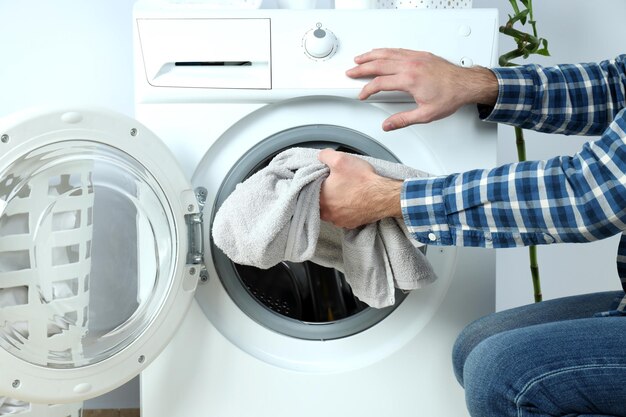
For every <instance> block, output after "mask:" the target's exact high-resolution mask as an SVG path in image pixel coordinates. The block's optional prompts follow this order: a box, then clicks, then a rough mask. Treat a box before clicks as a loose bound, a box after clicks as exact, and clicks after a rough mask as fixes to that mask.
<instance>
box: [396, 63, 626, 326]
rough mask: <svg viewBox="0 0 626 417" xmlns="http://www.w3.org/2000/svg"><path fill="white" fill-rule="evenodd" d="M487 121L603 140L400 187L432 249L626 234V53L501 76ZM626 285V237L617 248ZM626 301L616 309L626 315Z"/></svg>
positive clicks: (416, 231) (412, 222)
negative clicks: (571, 153) (560, 152)
mask: <svg viewBox="0 0 626 417" xmlns="http://www.w3.org/2000/svg"><path fill="white" fill-rule="evenodd" d="M493 72H494V73H495V74H496V77H497V78H498V83H499V94H498V100H497V103H496V105H495V107H494V108H493V109H492V108H488V109H486V108H480V107H479V112H480V113H481V118H483V119H484V120H488V121H493V122H500V123H507V124H511V125H514V126H519V127H522V128H525V129H532V130H537V131H541V132H549V133H563V134H566V135H567V134H578V135H594V136H595V135H600V138H599V139H598V140H596V141H594V142H588V143H587V144H585V145H584V147H583V149H582V150H581V151H580V152H578V153H577V154H576V155H574V156H560V157H556V158H552V159H548V160H543V161H526V162H519V163H512V164H507V165H502V166H500V167H497V168H494V169H478V170H473V171H468V172H463V173H459V174H452V175H447V176H442V177H435V178H427V179H410V180H407V181H405V182H404V186H403V189H402V211H403V215H404V220H405V222H406V224H407V227H408V229H409V231H410V232H411V233H412V234H413V235H414V237H415V238H416V239H417V240H418V241H420V242H422V243H426V244H430V245H457V246H482V247H492V248H507V247H516V246H526V245H543V244H550V243H558V242H590V241H594V240H599V239H604V238H607V237H609V236H613V235H615V234H617V233H620V232H623V231H626V143H625V142H626V113H625V111H626V110H624V108H625V107H626V55H621V56H619V57H617V58H616V59H614V60H611V61H603V62H601V63H599V64H580V65H560V66H556V67H546V68H543V67H540V66H537V65H526V66H520V67H513V68H497V69H493ZM617 262H618V273H619V276H620V279H621V280H622V287H624V288H626V237H625V235H622V238H621V240H620V244H619V248H618V257H617ZM624 310H626V297H624V299H623V300H622V299H620V300H619V302H617V303H616V306H615V310H612V311H610V312H606V313H602V314H603V315H617V314H625V313H624Z"/></svg>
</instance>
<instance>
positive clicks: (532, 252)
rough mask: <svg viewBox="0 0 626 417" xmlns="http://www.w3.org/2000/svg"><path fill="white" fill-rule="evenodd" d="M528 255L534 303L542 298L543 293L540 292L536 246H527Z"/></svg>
mask: <svg viewBox="0 0 626 417" xmlns="http://www.w3.org/2000/svg"><path fill="white" fill-rule="evenodd" d="M528 256H529V258H530V274H531V276H532V279H533V295H534V296H535V303H538V302H540V301H541V300H543V294H542V293H541V277H540V276H539V264H538V263H537V246H534V245H533V246H529V247H528Z"/></svg>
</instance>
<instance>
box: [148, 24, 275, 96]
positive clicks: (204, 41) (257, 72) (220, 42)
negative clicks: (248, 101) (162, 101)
mask: <svg viewBox="0 0 626 417" xmlns="http://www.w3.org/2000/svg"><path fill="white" fill-rule="evenodd" d="M136 23H137V29H138V33H139V44H140V47H141V55H142V57H143V67H144V70H145V76H146V79H147V81H148V83H149V84H150V85H152V86H154V87H199V88H246V89H269V88H271V68H270V66H271V62H270V19H264V18H251V19H220V18H217V19H137V21H136Z"/></svg>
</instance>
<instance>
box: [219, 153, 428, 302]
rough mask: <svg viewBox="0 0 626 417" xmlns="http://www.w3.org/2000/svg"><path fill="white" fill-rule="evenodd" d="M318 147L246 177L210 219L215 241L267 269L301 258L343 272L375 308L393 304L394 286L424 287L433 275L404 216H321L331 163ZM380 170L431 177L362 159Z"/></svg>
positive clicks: (283, 156)
mask: <svg viewBox="0 0 626 417" xmlns="http://www.w3.org/2000/svg"><path fill="white" fill-rule="evenodd" d="M318 153H319V150H318V149H309V148H292V149H289V150H286V151H284V152H282V153H280V154H278V155H277V156H276V157H275V158H274V159H273V160H272V161H271V162H270V164H269V165H268V166H267V167H265V168H263V169H262V170H260V171H258V172H257V173H255V174H254V175H252V176H251V177H250V178H248V179H247V180H246V181H244V182H243V183H241V184H238V185H237V187H236V188H235V191H233V193H232V194H231V195H230V196H229V197H228V198H227V199H226V201H224V204H222V206H221V207H220V209H219V211H218V212H217V214H216V216H215V220H214V223H213V240H214V242H215V244H216V245H217V246H218V247H219V248H220V249H221V250H222V251H224V253H225V254H226V256H228V257H229V258H230V259H231V260H232V261H233V262H235V263H238V264H243V265H251V266H255V267H257V268H262V269H267V268H270V267H272V266H274V265H276V264H278V263H279V262H281V261H291V262H304V261H311V262H314V263H316V264H319V265H322V266H326V267H331V268H335V269H337V270H338V271H340V272H342V273H343V274H344V275H345V277H346V281H347V282H348V284H350V286H351V287H352V291H353V293H354V295H355V296H356V297H358V298H359V299H360V300H361V301H363V302H365V303H367V304H368V305H370V306H371V307H375V308H382V307H386V306H390V305H393V304H394V302H395V296H394V292H395V290H394V287H396V288H399V289H402V290H413V289H417V288H421V287H423V286H425V285H426V284H429V283H431V282H433V281H434V280H435V279H436V276H435V274H434V272H433V270H432V267H431V265H430V263H429V262H428V261H427V260H426V258H425V257H424V255H423V254H422V252H421V251H420V250H418V249H416V247H418V246H421V244H420V243H418V242H417V241H415V240H413V239H412V238H411V236H410V234H409V233H408V232H407V229H406V226H405V225H404V222H403V221H402V220H396V219H383V220H380V221H379V222H376V223H373V224H369V225H365V226H361V227H359V228H356V229H352V230H347V229H342V228H339V227H336V226H334V225H332V224H330V223H327V222H324V221H321V220H320V213H319V196H320V188H321V185H322V182H323V181H324V179H326V177H328V174H329V169H328V167H327V166H326V165H325V164H323V163H321V162H320V161H318V159H317V155H318ZM361 158H363V159H364V160H366V161H367V162H369V163H370V164H372V165H373V166H374V169H375V170H376V172H377V173H378V174H379V175H382V176H384V177H389V178H394V179H406V178H416V177H425V176H427V175H428V174H426V173H424V172H421V171H418V170H415V169H413V168H409V167H407V166H404V165H400V164H395V163H391V162H388V161H382V160H378V159H374V158H369V157H361Z"/></svg>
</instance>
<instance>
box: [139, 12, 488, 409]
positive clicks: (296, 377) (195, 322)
mask: <svg viewBox="0 0 626 417" xmlns="http://www.w3.org/2000/svg"><path fill="white" fill-rule="evenodd" d="M320 31H321V32H320ZM134 32H135V71H136V78H135V81H136V117H137V119H138V120H139V121H140V122H142V123H143V124H145V125H146V126H147V127H148V128H149V129H150V130H152V131H153V132H155V133H156V134H157V135H158V136H159V137H160V138H161V139H162V140H163V141H164V142H165V143H166V144H167V146H168V147H169V148H170V149H171V150H172V151H173V153H174V155H175V156H176V158H177V159H178V161H179V162H180V164H181V166H182V168H183V172H184V174H185V175H186V176H187V178H189V179H191V182H192V185H193V188H194V190H196V193H197V195H198V196H199V197H200V200H201V203H202V205H203V216H204V226H203V227H204V237H205V239H204V249H203V253H204V264H205V266H206V271H203V281H202V282H201V283H200V284H199V285H198V289H197V291H196V301H195V302H194V303H193V304H192V307H191V310H190V312H189V314H188V315H187V316H186V318H185V319H184V321H183V322H182V324H181V326H180V328H179V329H178V331H177V333H176V335H175V337H174V339H173V340H172V342H171V343H170V344H169V345H168V347H167V348H166V349H165V350H164V352H163V353H162V354H161V355H160V356H159V357H158V358H157V359H156V360H155V361H154V362H153V363H152V364H151V365H150V366H149V367H148V368H147V369H146V370H145V371H144V372H143V373H142V382H141V393H142V396H141V399H142V415H144V416H146V417H166V416H168V417H169V416H172V415H180V416H183V415H184V416H186V417H196V416H197V417H200V416H206V415H215V416H270V415H271V416H287V415H293V414H298V415H300V416H314V415H315V416H317V415H320V414H322V413H324V414H330V415H344V414H345V415H347V414H348V413H349V414H357V415H358V414H360V415H376V414H381V413H383V414H384V415H399V416H408V415H416V414H417V415H425V416H438V417H440V416H444V417H448V416H449V417H453V416H454V417H457V416H461V415H466V414H467V412H466V411H465V406H464V399H463V393H462V390H461V388H460V387H459V386H458V384H457V383H456V381H455V379H454V376H453V373H452V366H451V360H450V354H451V349H452V345H453V342H454V339H455V337H456V335H457V334H458V332H459V331H460V330H461V329H462V328H463V326H464V325H466V324H467V323H469V322H470V321H471V320H473V319H475V318H478V317H480V316H482V315H485V314H488V313H489V312H492V311H493V309H494V294H495V289H494V285H495V266H494V257H493V253H492V252H491V251H488V250H478V249H466V248H439V247H429V248H428V249H427V258H428V259H429V260H430V262H431V263H432V264H433V267H434V268H435V271H436V273H437V274H438V277H439V279H438V281H437V282H436V283H435V284H433V285H431V286H429V287H427V288H425V289H423V290H420V291H414V292H411V293H409V294H408V295H406V296H405V295H400V296H399V300H400V301H399V302H398V303H397V305H396V306H394V307H392V308H389V309H386V310H385V311H382V312H380V311H374V310H373V309H367V308H366V309H364V310H362V311H359V312H357V313H354V314H353V315H349V316H348V317H346V318H343V319H341V320H333V319H328V320H325V321H320V322H311V321H310V320H304V319H298V318H295V319H294V317H291V316H288V315H285V314H282V313H281V312H280V311H278V310H276V309H274V308H273V307H272V306H271V305H270V304H271V303H265V304H264V303H262V302H261V301H260V299H259V298H256V297H255V295H254V294H252V291H251V290H250V287H249V286H248V285H246V284H245V283H244V282H242V280H241V279H239V280H238V279H236V278H237V277H236V276H237V275H238V274H240V273H241V274H242V275H243V272H241V271H240V270H238V269H237V268H236V267H234V266H233V265H232V264H230V265H229V263H228V261H227V260H224V259H223V256H221V255H220V253H219V250H217V249H215V248H214V247H212V246H211V242H210V238H209V236H210V226H211V219H212V217H213V215H214V214H215V211H216V210H217V208H218V207H219V204H220V203H221V201H223V199H224V198H225V197H226V196H227V194H228V192H229V191H230V190H231V189H232V188H233V187H234V184H236V183H237V182H238V181H241V180H243V179H245V177H246V176H248V175H249V174H250V173H252V172H253V171H254V170H255V169H258V167H259V166H262V165H263V164H264V163H266V162H267V160H269V159H270V158H271V156H273V155H275V154H276V153H277V152H279V151H280V150H282V149H286V148H288V147H292V146H313V147H326V146H331V147H336V148H339V149H344V148H346V149H348V150H350V151H354V152H359V153H365V154H370V155H373V156H377V155H378V156H381V157H384V158H387V159H395V160H397V161H400V162H402V163H404V164H406V165H410V166H413V167H415V168H418V169H421V170H423V171H427V172H431V173H433V174H444V173H449V172H458V171H463V170H469V169H473V168H483V167H490V166H494V165H495V162H496V159H495V158H496V133H495V129H494V127H493V126H489V125H487V124H484V123H481V122H479V121H478V120H477V117H476V109H474V108H464V109H462V110H461V111H459V112H458V113H457V114H456V115H454V116H452V117H450V118H448V119H446V120H443V121H439V122H435V123H431V124H428V125H420V126H413V127H410V128H406V129H402V130H399V131H396V132H392V133H385V132H383V131H382V129H381V124H382V121H383V120H384V119H385V118H386V117H387V116H388V115H389V114H392V113H395V112H397V111H401V110H406V109H409V108H412V107H413V106H414V103H413V102H412V99H411V97H409V96H408V95H404V94H400V93H381V94H378V95H376V96H374V97H373V98H372V99H370V100H368V101H366V102H360V101H359V100H358V99H357V98H356V97H357V95H358V92H359V91H360V89H361V87H362V86H363V85H364V83H365V80H352V79H349V78H348V77H347V76H346V75H345V71H346V70H347V69H349V68H350V67H352V66H353V65H354V63H353V57H354V56H356V55H358V54H359V53H363V52H365V51H368V50H371V49H373V48H377V47H401V48H407V49H415V50H427V51H431V52H433V53H435V54H437V55H440V56H443V57H444V58H447V59H449V60H451V61H452V62H457V63H459V64H462V65H472V64H476V65H484V66H490V65H492V64H494V62H495V54H496V51H497V44H496V36H497V13H496V11H495V10H437V11H430V10H427V11H424V10H402V11H394V10H349V11H348V10H345V11H343V10H342V11H339V10H308V11H291V10H254V11H216V10H211V9H208V8H206V6H203V5H201V4H190V5H181V4H178V5H169V6H168V5H159V6H155V5H154V3H138V5H137V6H136V7H135V14H134ZM331 35H332V36H331ZM227 275H228V276H227ZM271 278H272V277H271V274H270V276H269V279H271ZM270 298H271V297H270Z"/></svg>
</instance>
